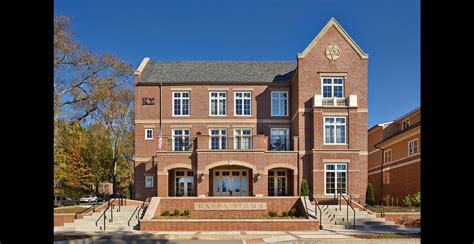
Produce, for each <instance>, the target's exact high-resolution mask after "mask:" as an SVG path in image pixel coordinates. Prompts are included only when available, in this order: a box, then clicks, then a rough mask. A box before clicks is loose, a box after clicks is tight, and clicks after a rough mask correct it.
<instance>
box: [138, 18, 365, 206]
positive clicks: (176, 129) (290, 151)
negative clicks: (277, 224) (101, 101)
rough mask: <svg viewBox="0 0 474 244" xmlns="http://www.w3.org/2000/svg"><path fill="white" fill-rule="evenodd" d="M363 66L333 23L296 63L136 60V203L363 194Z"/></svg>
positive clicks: (361, 56) (360, 54) (352, 44)
mask: <svg viewBox="0 0 474 244" xmlns="http://www.w3.org/2000/svg"><path fill="white" fill-rule="evenodd" d="M367 61H368V55H367V54H366V53H364V52H363V51H362V50H361V49H360V47H359V46H358V45H357V44H356V43H355V42H354V41H353V40H352V38H351V37H350V36H349V35H348V34H347V32H346V31H345V30H344V29H343V28H342V27H341V26H340V25H339V24H338V23H337V21H336V20H335V19H334V18H332V19H331V20H330V21H329V22H328V23H327V24H326V26H324V28H323V29H322V30H321V31H320V32H319V34H318V35H317V36H316V37H315V38H314V39H313V40H312V41H311V43H310V44H309V45H308V46H307V47H306V48H305V49H304V51H303V52H302V53H299V54H298V55H297V59H296V61H281V62H275V61H269V62H260V61H258V62H233V61H215V62H207V61H206V62H201V61H178V62H160V61H152V60H150V59H149V58H145V59H144V60H143V61H142V63H141V64H140V66H139V67H138V69H137V70H136V71H135V76H136V81H135V126H136V132H135V136H136V143H135V156H136V158H135V197H136V198H137V199H145V198H146V197H149V196H163V197H164V196H196V197H212V196H256V197H258V196H297V195H299V192H300V186H301V182H302V180H303V178H305V179H306V180H307V181H308V183H309V186H310V189H311V191H312V193H313V194H315V196H316V197H318V198H332V197H333V195H334V193H335V192H337V191H341V192H342V193H344V194H346V193H347V194H351V195H353V196H360V197H365V191H366V186H367V155H368V152H367V112H368V111H367ZM160 131H161V132H160ZM160 133H161V137H160ZM160 138H162V139H161V140H160ZM160 141H161V143H160ZM159 145H161V147H160V146H159Z"/></svg>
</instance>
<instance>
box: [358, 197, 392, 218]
mask: <svg viewBox="0 0 474 244" xmlns="http://www.w3.org/2000/svg"><path fill="white" fill-rule="evenodd" d="M352 198H354V199H358V200H357V203H358V204H359V205H360V206H362V207H363V209H362V210H363V211H367V210H370V211H373V212H375V213H380V217H381V218H384V217H385V209H384V207H383V206H373V205H370V204H368V203H366V202H365V199H363V200H364V201H361V198H360V197H352ZM369 207H370V209H369Z"/></svg>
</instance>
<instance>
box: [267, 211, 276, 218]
mask: <svg viewBox="0 0 474 244" xmlns="http://www.w3.org/2000/svg"><path fill="white" fill-rule="evenodd" d="M268 215H269V216H270V217H276V216H277V212H276V211H268Z"/></svg>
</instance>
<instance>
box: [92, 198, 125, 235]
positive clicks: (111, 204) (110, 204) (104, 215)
mask: <svg viewBox="0 0 474 244" xmlns="http://www.w3.org/2000/svg"><path fill="white" fill-rule="evenodd" d="M117 199H118V209H117V212H120V210H121V205H122V204H124V197H123V195H119V196H118V197H116V198H113V199H112V200H111V199H109V200H108V201H107V208H106V209H105V210H104V212H103V213H102V214H101V215H100V216H99V218H98V219H97V220H96V221H95V226H98V223H99V221H100V219H103V220H104V225H103V228H102V226H101V227H100V229H101V230H106V224H105V223H106V221H105V220H106V219H107V210H109V209H110V218H109V222H113V221H114V208H115V205H114V202H115V200H117Z"/></svg>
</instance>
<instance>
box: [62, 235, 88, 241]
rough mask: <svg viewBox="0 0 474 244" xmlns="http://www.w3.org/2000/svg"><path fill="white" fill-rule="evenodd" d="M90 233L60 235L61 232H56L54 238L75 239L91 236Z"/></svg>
mask: <svg viewBox="0 0 474 244" xmlns="http://www.w3.org/2000/svg"><path fill="white" fill-rule="evenodd" d="M91 237H92V236H91V235H87V234H80V235H61V234H56V235H54V240H55V241H65V240H77V239H86V238H91Z"/></svg>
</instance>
